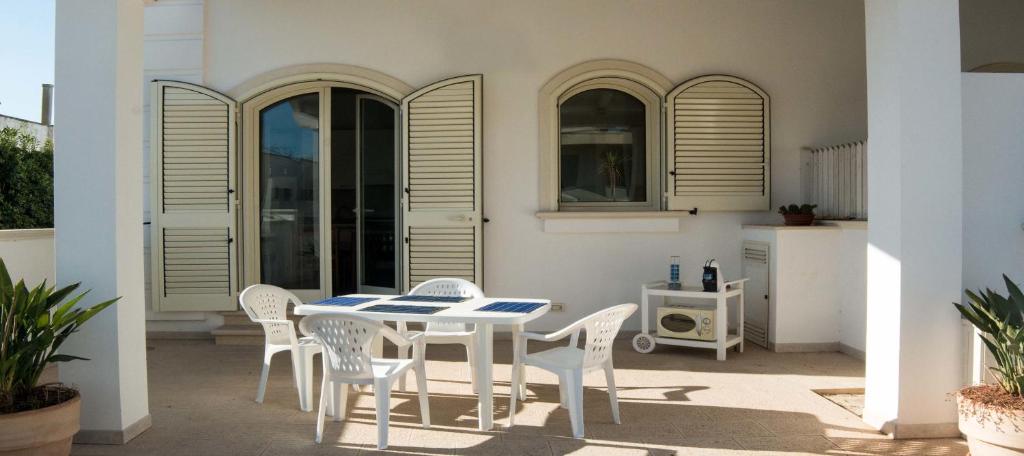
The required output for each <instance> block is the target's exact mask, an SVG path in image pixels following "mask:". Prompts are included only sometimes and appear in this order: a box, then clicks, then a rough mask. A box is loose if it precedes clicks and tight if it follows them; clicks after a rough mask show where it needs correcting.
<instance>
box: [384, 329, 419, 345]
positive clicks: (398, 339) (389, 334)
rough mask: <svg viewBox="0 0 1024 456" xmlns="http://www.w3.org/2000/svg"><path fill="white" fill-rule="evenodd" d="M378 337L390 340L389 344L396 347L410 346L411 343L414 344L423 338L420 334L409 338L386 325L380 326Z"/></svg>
mask: <svg viewBox="0 0 1024 456" xmlns="http://www.w3.org/2000/svg"><path fill="white" fill-rule="evenodd" d="M380 335H381V336H384V338H385V339H387V340H390V341H391V343H393V344H395V345H398V346H399V347H404V346H406V345H412V344H413V342H415V341H416V340H417V339H420V338H421V337H423V335H422V333H420V334H413V335H411V336H405V335H402V333H399V332H398V331H396V330H395V329H394V328H392V327H390V326H388V325H381V328H380Z"/></svg>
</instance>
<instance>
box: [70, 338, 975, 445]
mask: <svg viewBox="0 0 1024 456" xmlns="http://www.w3.org/2000/svg"><path fill="white" fill-rule="evenodd" d="M149 345H150V350H149V352H148V355H149V384H150V397H149V400H150V411H151V413H152V417H153V427H152V428H151V429H150V430H148V431H146V432H145V433H144V434H142V435H141V436H139V437H138V438H136V439H135V440H133V441H132V442H130V443H129V444H127V445H123V446H84V445H76V446H75V447H74V450H73V454H76V455H124V454H157V455H261V456H271V455H304V456H313V455H346V454H357V453H359V454H364V453H372V452H375V451H376V450H375V448H374V446H373V445H374V443H375V439H376V430H375V425H374V415H373V413H374V412H373V397H372V395H371V394H370V393H368V392H367V393H360V394H358V395H355V396H353V395H350V397H349V410H348V420H347V421H346V422H343V423H332V422H331V421H330V418H328V421H327V428H326V432H325V436H324V444H322V445H316V444H314V443H313V434H314V423H315V416H316V415H315V413H304V412H301V411H299V410H298V399H297V395H296V392H295V388H294V387H293V386H292V384H291V372H290V366H289V362H288V358H287V355H284V354H281V355H278V356H279V358H276V359H275V364H274V366H273V369H272V373H271V377H270V384H269V387H268V389H267V397H266V401H265V403H264V404H262V405H259V404H256V403H255V402H253V397H254V395H255V393H256V383H257V379H258V375H259V364H260V359H261V358H262V355H261V351H262V347H254V346H218V345H213V344H212V343H211V342H205V341H162V340H157V341H150V342H149ZM540 345H541V344H533V343H532V342H531V345H530V347H531V351H533V350H534V349H535V348H541V347H540ZM510 352H511V348H510V343H509V342H508V341H499V342H497V344H496V353H495V362H496V366H495V373H494V377H495V379H497V382H496V387H495V390H496V391H495V393H496V397H495V413H496V417H497V419H496V427H495V430H494V431H492V432H479V431H477V430H476V418H475V417H476V399H475V397H474V396H472V395H471V390H470V386H469V382H468V379H469V370H468V368H467V366H466V364H465V362H464V359H463V358H462V356H464V355H463V354H464V353H465V352H464V351H461V350H458V349H457V348H456V347H454V346H452V347H446V346H431V347H430V350H429V351H428V358H430V359H431V360H430V361H429V362H428V365H427V375H428V377H429V389H430V393H431V395H430V411H431V420H432V421H433V426H432V428H431V429H429V430H425V429H422V428H420V426H419V406H418V405H417V401H416V398H415V394H412V393H400V392H395V393H393V394H392V406H393V408H392V418H391V419H392V427H391V439H390V447H389V448H388V450H386V451H387V452H389V453H393V454H481V455H500V454H528V455H548V454H574V455H583V454H595V455H614V454H624V455H643V454H658V455H662V454H665V455H668V454H680V455H727V454H728V455H733V454H735V455H767V454H790V455H793V454H835V455H874V454H885V455H911V454H924V455H934V456H946V455H963V454H965V453H966V447H965V445H964V444H963V442H961V441H958V440H920V441H892V440H887V439H885V438H884V437H883V436H881V435H878V434H877V433H874V432H872V431H871V430H869V429H867V428H866V427H865V426H864V425H863V424H862V423H861V421H860V419H859V418H857V417H856V416H853V415H852V414H851V413H850V412H848V411H846V410H844V409H842V408H840V407H839V406H837V405H835V404H833V403H831V402H829V401H828V400H826V399H825V398H822V397H820V396H818V395H817V394H815V393H814V392H812V391H811V390H812V389H835V388H851V387H862V386H863V378H862V376H863V364H862V363H861V362H859V361H857V360H855V359H853V358H850V357H847V356H845V355H842V354H838V353H817V354H780V353H770V352H767V351H765V350H762V349H759V348H757V347H752V346H750V345H749V344H748V348H747V351H746V353H742V354H738V353H733V352H730V353H729V360H728V361H726V362H717V361H714V359H713V352H711V351H705V350H689V349H680V348H671V347H659V348H658V349H657V350H656V351H655V352H654V353H652V354H649V355H641V354H638V353H636V352H634V351H633V350H632V349H631V348H630V347H629V343H628V341H627V340H620V341H617V342H616V352H615V362H616V379H617V382H618V384H619V398H620V407H621V411H622V425H615V424H613V423H612V422H611V415H610V411H609V407H608V399H607V397H608V396H607V394H606V391H605V390H604V379H603V376H602V374H600V373H595V374H590V375H588V376H586V377H585V379H584V382H585V384H586V385H587V387H588V388H587V391H586V393H585V399H584V403H585V415H586V435H587V438H586V439H585V440H575V439H572V438H570V437H569V436H570V435H571V434H570V432H569V417H568V415H567V414H566V412H565V411H564V410H562V409H560V408H559V407H558V390H557V388H556V386H555V385H556V383H555V377H554V376H553V375H550V374H547V373H545V372H542V371H539V370H534V369H530V370H529V371H528V373H527V375H528V377H527V378H528V380H529V382H530V384H529V391H530V397H529V400H528V401H527V402H525V403H521V404H520V409H519V411H518V414H517V418H516V426H515V427H514V428H512V429H505V428H504V427H503V426H504V424H505V423H506V419H507V413H508V382H507V379H508V378H509V373H510V366H509V361H510V358H511V356H510ZM318 380H319V375H318V378H317V387H316V390H317V391H319V382H318ZM409 384H410V388H415V382H413V381H410V382H409Z"/></svg>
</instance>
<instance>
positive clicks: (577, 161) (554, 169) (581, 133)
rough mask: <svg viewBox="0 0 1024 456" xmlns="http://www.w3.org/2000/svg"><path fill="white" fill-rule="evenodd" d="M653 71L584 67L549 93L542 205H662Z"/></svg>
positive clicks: (658, 95)
mask: <svg viewBox="0 0 1024 456" xmlns="http://www.w3.org/2000/svg"><path fill="white" fill-rule="evenodd" d="M669 86H670V84H669V82H668V80H666V79H665V78H664V77H662V76H661V75H659V74H657V73H656V72H654V71H653V70H650V69H648V68H645V67H642V66H640V65H637V64H632V63H629V62H622V61H617V60H606V61H594V62H587V63H584V64H581V65H577V66H575V67H573V68H570V69H568V70H566V71H563V72H562V73H560V74H559V75H557V76H556V77H555V78H553V79H552V80H551V81H550V82H548V84H547V85H545V87H544V89H543V90H542V91H541V100H540V104H541V113H540V117H541V138H540V141H541V144H540V148H541V150H542V157H541V176H542V189H541V199H542V201H541V207H542V210H548V211H553V210H559V211H623V210H625V211H628V210H636V211H645V210H646V211H651V210H659V209H660V207H661V201H660V191H659V189H660V188H661V179H660V175H661V165H660V163H661V158H660V151H661V129H660V127H661V117H660V115H661V100H662V97H663V96H664V94H665V93H666V92H667V90H668V87H669Z"/></svg>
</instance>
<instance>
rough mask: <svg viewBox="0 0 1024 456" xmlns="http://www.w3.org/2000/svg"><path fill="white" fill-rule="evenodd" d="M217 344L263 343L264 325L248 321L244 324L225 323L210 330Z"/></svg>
mask: <svg viewBox="0 0 1024 456" xmlns="http://www.w3.org/2000/svg"><path fill="white" fill-rule="evenodd" d="M210 335H211V336H213V341H214V343H215V344H217V345H263V343H264V340H265V337H264V335H263V327H262V326H260V325H257V324H254V323H252V322H251V321H250V322H247V324H244V325H224V326H221V327H219V328H216V329H214V330H212V331H210Z"/></svg>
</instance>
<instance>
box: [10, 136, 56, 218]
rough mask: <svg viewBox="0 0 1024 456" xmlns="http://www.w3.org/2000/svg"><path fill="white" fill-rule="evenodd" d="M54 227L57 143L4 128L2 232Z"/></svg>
mask: <svg viewBox="0 0 1024 456" xmlns="http://www.w3.org/2000/svg"><path fill="white" fill-rule="evenodd" d="M51 227H53V143H52V142H50V141H49V140H47V141H45V142H43V143H40V142H39V141H37V140H36V138H35V137H34V136H32V135H30V134H28V133H26V132H24V131H20V130H16V129H14V128H2V129H0V229H5V230H9V229H23V228H51Z"/></svg>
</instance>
